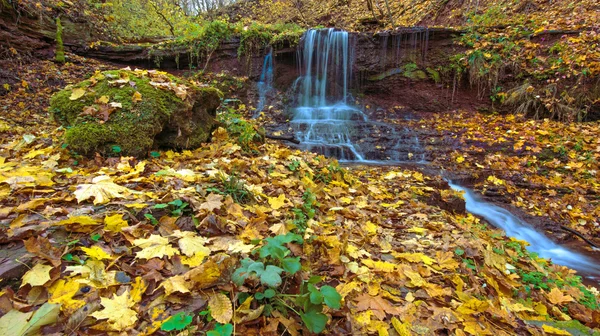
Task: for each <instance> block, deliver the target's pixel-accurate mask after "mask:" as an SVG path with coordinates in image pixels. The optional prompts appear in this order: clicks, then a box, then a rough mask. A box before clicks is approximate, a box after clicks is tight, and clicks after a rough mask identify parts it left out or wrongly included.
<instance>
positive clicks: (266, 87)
mask: <svg viewBox="0 0 600 336" xmlns="http://www.w3.org/2000/svg"><path fill="white" fill-rule="evenodd" d="M257 86H258V104H257V106H256V110H254V116H253V117H254V118H258V116H259V115H260V112H262V110H263V109H264V108H265V105H266V104H267V95H268V94H269V92H271V90H272V89H273V49H272V48H271V49H269V52H268V53H267V54H266V55H265V60H264V62H263V68H262V72H261V74H260V80H259V81H258V84H257Z"/></svg>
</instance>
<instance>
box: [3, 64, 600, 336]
mask: <svg viewBox="0 0 600 336" xmlns="http://www.w3.org/2000/svg"><path fill="white" fill-rule="evenodd" d="M47 66H50V67H51V65H47ZM19 94H23V95H28V94H29V93H28V92H20V93H19V92H15V93H11V95H9V96H7V97H3V98H2V99H3V101H4V102H5V103H6V104H7V105H9V106H17V104H18V103H17V104H15V102H16V101H19V100H20V99H22V98H20V97H19V96H18V95H19ZM181 94H184V92H182V93H181ZM46 97H47V94H46ZM72 98H75V99H77V98H76V97H72ZM136 99H143V97H136ZM46 104H47V102H40V104H39V105H40V106H46ZM13 118H14V120H15V121H16V120H19V118H23V117H22V116H18V115H13ZM40 120H43V119H40ZM45 124H47V123H43V124H42V123H40V124H39V125H45ZM39 125H38V124H36V123H33V124H30V125H26V126H27V127H23V128H22V129H19V128H15V129H13V130H11V131H10V132H9V134H8V136H7V137H5V140H3V141H2V143H0V156H1V158H0V201H1V204H2V205H0V220H1V221H2V224H4V225H5V226H6V227H7V230H6V231H5V232H2V236H1V238H2V241H3V242H11V241H13V242H14V241H23V242H24V244H25V246H26V247H27V249H28V251H29V252H30V253H31V254H32V255H34V256H35V259H34V261H33V263H32V265H33V266H32V267H31V269H30V270H29V271H28V272H27V273H26V274H25V276H24V277H23V278H22V279H19V280H18V281H16V282H15V283H13V284H11V283H10V282H9V283H6V284H5V286H4V287H3V289H2V291H1V292H0V302H1V304H0V310H1V311H2V313H3V314H4V315H3V317H1V318H0V322H2V323H0V325H1V326H2V328H10V329H2V330H1V331H2V332H3V333H4V334H7V333H8V334H14V335H17V334H23V335H26V334H35V333H44V334H46V333H48V334H50V333H66V332H69V333H74V334H103V333H115V334H117V333H127V334H145V335H147V334H152V333H164V332H169V331H173V330H178V331H182V330H185V331H183V333H185V334H193V333H196V332H208V334H209V335H227V334H231V333H232V332H233V330H234V329H235V333H236V334H248V335H258V334H263V335H266V334H278V335H279V334H282V333H288V334H290V335H298V334H303V333H304V334H306V333H309V332H310V331H322V330H324V329H326V330H327V332H328V333H331V334H378V335H395V334H398V335H409V334H420V335H429V334H456V335H491V334H495V335H513V334H515V333H517V334H531V335H543V334H544V333H548V334H564V333H566V332H567V331H565V330H564V329H561V328H560V327H558V326H557V325H555V324H552V323H554V322H558V321H571V320H574V321H579V322H581V323H583V324H585V325H588V326H591V327H595V326H597V325H598V323H600V310H599V306H598V291H597V290H596V289H595V288H591V287H586V286H585V285H583V284H581V280H580V279H579V278H577V276H576V275H575V274H574V271H572V270H570V269H568V268H566V267H563V266H557V265H553V264H552V263H551V262H549V261H548V260H543V259H539V258H537V257H536V256H535V255H532V254H529V253H528V252H527V251H526V249H525V247H526V243H525V242H521V241H515V240H512V239H510V238H507V237H505V236H503V234H502V233H501V232H500V231H498V230H495V229H493V228H491V227H488V226H487V225H486V224H485V223H483V222H481V221H480V220H479V219H478V218H476V217H474V216H472V215H469V214H465V213H461V212H460V211H456V212H450V211H446V210H442V209H441V208H440V207H438V206H436V205H432V204H430V203H431V202H430V200H431V199H432V198H434V197H437V198H440V199H442V200H451V199H455V198H460V197H461V196H460V194H457V193H454V192H452V191H449V190H446V189H440V188H439V186H440V185H442V184H443V181H442V180H441V178H439V177H433V176H425V175H423V174H422V173H421V172H418V171H413V170H410V169H404V168H395V167H355V168H343V167H340V166H339V165H338V164H337V163H336V162H335V161H334V160H331V159H326V158H324V157H322V156H318V155H315V154H312V153H306V152H300V151H296V150H291V149H289V148H286V147H283V146H281V145H278V144H270V143H267V144H262V145H261V144H257V145H256V148H254V150H255V151H256V152H255V153H254V154H251V153H249V152H247V151H244V150H243V149H242V148H241V147H240V146H239V145H238V144H236V140H235V138H234V137H233V136H229V135H228V134H227V132H226V131H225V130H224V129H219V130H217V131H216V132H215V136H214V137H213V139H214V141H213V142H212V143H209V144H206V145H204V146H203V147H201V148H199V149H197V150H193V151H189V150H186V151H182V152H180V153H177V152H172V151H168V152H160V153H158V154H159V155H156V156H155V155H153V156H152V157H151V158H149V159H147V160H136V159H134V158H130V157H121V158H108V159H104V158H101V157H96V158H95V159H85V158H77V159H75V158H74V157H73V156H72V155H71V153H69V151H68V149H65V148H62V147H61V146H60V144H61V140H60V136H61V134H62V132H63V130H61V129H53V128H51V127H39ZM257 153H258V154H257ZM463 159H464V160H465V161H469V156H466V159H465V158H464V157H463ZM459 161H460V160H459ZM457 162H458V161H457ZM291 166H293V168H294V169H293V170H292V169H290V167H291ZM232 176H235V177H236V179H238V182H239V183H237V184H235V185H236V186H237V187H238V188H243V189H244V190H245V192H247V193H249V194H251V195H252V197H250V198H244V200H245V201H244V202H236V201H235V200H234V198H233V197H232V193H233V192H232V191H231V190H229V193H228V192H226V191H227V190H228V189H226V186H225V184H224V183H225V182H226V181H229V179H230V178H231V177H232ZM491 181H492V182H491V183H493V182H494V181H496V180H493V179H492V180H491ZM496 182H497V181H496ZM244 267H245V268H244ZM236 272H237V273H236ZM290 274H292V275H293V276H290ZM234 275H235V276H234ZM232 280H233V281H232ZM304 293H306V294H304ZM285 295H292V296H294V297H296V298H297V300H296V301H295V303H296V304H297V306H291V304H292V303H291V301H286V300H287V299H285ZM34 296H35V297H34ZM301 299H302V300H304V301H301ZM298 300H300V301H298ZM284 304H287V305H290V306H284ZM294 307H295V308H294ZM315 307H318V309H317V308H315ZM532 321H533V322H539V321H543V322H544V323H545V324H544V323H542V324H536V323H533V322H532ZM579 322H578V323H579ZM232 325H233V326H234V327H235V328H234V327H232ZM6 326H8V327H6ZM326 327H327V328H326Z"/></svg>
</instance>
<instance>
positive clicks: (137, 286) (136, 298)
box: [129, 276, 148, 305]
mask: <svg viewBox="0 0 600 336" xmlns="http://www.w3.org/2000/svg"><path fill="white" fill-rule="evenodd" d="M147 288H148V284H147V283H146V282H145V281H144V279H142V277H141V276H138V277H136V278H135V282H134V283H133V286H132V288H131V293H130V295H129V301H130V302H131V304H132V305H133V304H136V303H138V302H140V301H142V295H143V294H144V292H146V289H147Z"/></svg>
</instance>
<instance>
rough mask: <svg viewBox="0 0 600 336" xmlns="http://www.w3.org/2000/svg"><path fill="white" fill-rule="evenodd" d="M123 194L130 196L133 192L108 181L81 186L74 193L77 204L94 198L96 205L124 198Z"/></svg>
mask: <svg viewBox="0 0 600 336" xmlns="http://www.w3.org/2000/svg"><path fill="white" fill-rule="evenodd" d="M123 193H126V194H129V193H131V190H129V189H128V188H125V187H122V186H120V185H118V184H115V183H113V182H111V181H106V180H99V181H98V182H96V183H93V184H80V185H78V186H77V190H75V192H74V194H75V197H76V198H77V202H82V201H85V200H87V199H89V198H92V197H93V198H94V204H104V203H108V201H110V200H111V199H113V198H124V197H125V195H123Z"/></svg>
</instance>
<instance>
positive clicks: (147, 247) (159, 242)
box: [133, 235, 179, 259]
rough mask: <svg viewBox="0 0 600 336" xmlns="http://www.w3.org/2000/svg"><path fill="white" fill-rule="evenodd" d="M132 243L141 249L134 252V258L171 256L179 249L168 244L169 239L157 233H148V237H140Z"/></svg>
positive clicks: (177, 252)
mask: <svg viewBox="0 0 600 336" xmlns="http://www.w3.org/2000/svg"><path fill="white" fill-rule="evenodd" d="M133 245H135V246H137V247H139V248H141V249H142V250H141V251H139V252H137V253H136V258H141V259H152V258H162V257H164V256H168V257H172V256H174V255H175V254H179V251H178V250H177V249H176V248H174V247H172V246H171V245H170V244H169V239H168V238H164V237H161V236H159V235H150V238H147V239H146V238H140V239H136V240H134V241H133Z"/></svg>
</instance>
